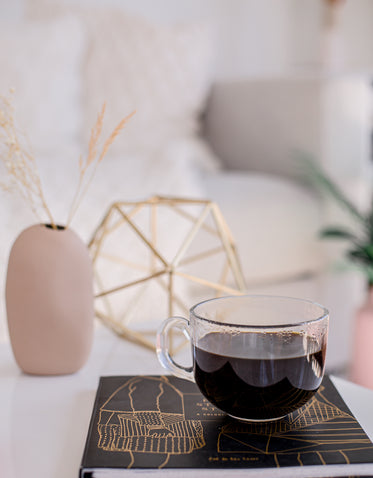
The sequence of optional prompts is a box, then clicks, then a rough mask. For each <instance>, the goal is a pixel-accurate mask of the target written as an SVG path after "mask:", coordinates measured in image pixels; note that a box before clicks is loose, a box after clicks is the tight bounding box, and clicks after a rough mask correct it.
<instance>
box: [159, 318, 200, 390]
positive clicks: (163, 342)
mask: <svg viewBox="0 0 373 478" xmlns="http://www.w3.org/2000/svg"><path fill="white" fill-rule="evenodd" d="M173 327H175V328H177V329H180V330H181V331H182V332H183V334H184V335H185V337H186V338H187V339H188V340H189V341H191V337H190V333H189V321H188V320H187V319H185V318H184V317H170V318H168V319H166V320H165V321H164V322H163V323H162V325H161V327H160V328H159V330H158V333H157V356H158V360H159V361H160V363H161V364H162V366H163V367H164V368H165V369H167V370H169V371H170V372H171V373H172V374H173V375H176V377H180V378H185V379H186V380H190V381H191V382H194V375H193V367H183V366H182V365H179V364H178V363H176V362H175V360H174V359H173V358H172V357H171V355H170V352H169V347H168V345H169V333H170V330H171V329H172V328H173Z"/></svg>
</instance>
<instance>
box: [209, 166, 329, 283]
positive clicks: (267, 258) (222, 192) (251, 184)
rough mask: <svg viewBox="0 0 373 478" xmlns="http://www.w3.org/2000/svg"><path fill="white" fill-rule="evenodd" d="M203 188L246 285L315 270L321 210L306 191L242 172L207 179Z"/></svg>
mask: <svg viewBox="0 0 373 478" xmlns="http://www.w3.org/2000/svg"><path fill="white" fill-rule="evenodd" d="M206 187H207V192H208V195H209V196H210V198H211V199H213V200H215V201H216V202H217V203H218V205H219V206H220V208H221V210H222V212H223V214H224V216H225V219H226V221H227V223H228V226H229V227H230V229H231V231H232V234H233V237H234V239H235V242H236V245H237V249H238V254H239V257H240V259H241V263H242V269H243V273H244V277H245V279H246V282H247V285H248V286H252V285H259V284H261V283H263V282H267V283H268V282H274V281H277V280H280V281H281V280H290V279H294V278H295V277H297V276H301V275H303V274H307V273H312V272H316V271H319V270H320V267H321V264H322V249H321V244H320V241H319V240H318V239H317V234H318V231H319V230H320V227H321V210H320V209H319V204H318V201H317V199H316V198H315V197H314V196H313V195H312V193H311V192H309V191H308V190H306V189H304V188H302V187H301V186H299V185H297V184H295V183H293V182H291V181H289V180H285V179H279V178H276V177H274V176H270V175H264V174H259V173H248V172H241V173H240V172H235V173H227V172H225V173H217V174H212V175H209V176H208V177H207V178H206Z"/></svg>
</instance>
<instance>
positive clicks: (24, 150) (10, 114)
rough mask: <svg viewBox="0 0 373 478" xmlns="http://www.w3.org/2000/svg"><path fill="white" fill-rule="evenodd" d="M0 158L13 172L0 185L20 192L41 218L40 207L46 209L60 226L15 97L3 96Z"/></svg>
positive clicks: (53, 225) (1, 97)
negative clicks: (17, 113) (22, 127)
mask: <svg viewBox="0 0 373 478" xmlns="http://www.w3.org/2000/svg"><path fill="white" fill-rule="evenodd" d="M10 94H11V95H12V96H13V94H14V90H10ZM0 160H1V161H2V163H3V165H4V166H5V169H6V171H7V172H8V175H9V180H8V183H0V186H1V187H2V188H3V189H5V190H8V191H17V192H18V193H19V194H20V196H21V197H22V198H23V199H24V200H25V201H26V202H27V203H28V205H29V206H30V207H31V210H32V212H33V213H34V214H35V216H36V217H37V218H38V220H39V221H40V220H41V218H40V214H39V210H40V209H41V210H43V211H44V212H45V213H46V215H47V217H48V220H49V221H50V224H51V226H52V227H53V228H54V229H56V228H57V227H56V224H55V221H54V220H53V216H52V214H51V212H50V210H49V207H48V204H47V201H46V199H45V197H44V193H43V189H42V186H41V181H40V176H39V173H38V169H37V165H36V161H35V157H34V155H33V153H32V152H31V148H30V147H29V145H28V144H27V140H26V137H25V136H24V135H23V134H22V133H21V132H20V131H18V129H17V128H16V125H15V120H14V107H13V97H10V98H6V97H4V96H0Z"/></svg>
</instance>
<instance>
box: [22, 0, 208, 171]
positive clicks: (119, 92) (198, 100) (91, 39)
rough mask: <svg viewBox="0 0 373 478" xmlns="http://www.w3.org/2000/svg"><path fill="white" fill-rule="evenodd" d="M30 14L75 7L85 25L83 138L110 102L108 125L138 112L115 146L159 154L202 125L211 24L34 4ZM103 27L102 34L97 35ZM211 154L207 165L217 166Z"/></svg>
mask: <svg viewBox="0 0 373 478" xmlns="http://www.w3.org/2000/svg"><path fill="white" fill-rule="evenodd" d="M27 11H28V16H29V17H30V18H33V19H35V18H51V17H55V16H57V15H58V14H61V13H63V12H69V13H74V14H75V15H76V16H77V17H78V18H79V19H80V20H81V22H82V24H83V25H84V28H85V31H86V34H87V40H88V49H87V57H86V59H85V62H84V64H83V82H84V97H83V115H84V122H83V130H82V135H83V138H84V140H85V141H86V140H87V137H88V135H89V133H90V129H91V127H92V123H93V122H94V119H95V118H96V115H97V112H98V111H99V110H100V109H101V105H102V103H103V102H104V101H106V102H107V116H106V118H107V121H106V125H107V127H108V128H110V129H111V128H113V127H114V125H115V124H116V123H117V122H118V121H119V120H120V119H121V118H122V117H123V116H124V115H126V114H128V113H129V112H131V111H132V110H136V111H137V113H136V115H135V117H134V118H133V120H132V121H131V123H130V124H129V125H128V128H127V134H126V135H124V136H123V137H121V138H118V140H117V141H116V142H115V144H114V145H113V149H112V151H115V152H118V151H120V152H131V153H135V154H138V153H139V152H145V153H148V152H153V151H154V150H158V149H160V148H162V147H163V146H164V145H165V143H166V142H168V141H169V140H170V139H172V140H174V139H182V138H184V137H187V138H191V137H192V136H193V135H195V134H196V133H197V132H198V130H199V119H200V114H201V112H202V111H203V109H204V107H205V103H206V100H207V96H208V93H209V90H210V86H211V82H212V60H213V34H212V29H211V28H210V26H209V25H208V24H206V23H192V24H190V23H189V24H182V25H173V26H169V25H158V24H153V23H150V22H149V21H147V20H145V19H143V18H140V17H135V16H132V15H129V14H127V13H126V12H124V11H122V10H119V9H118V10H116V9H110V8H105V9H100V8H89V7H88V8H87V7H72V6H66V5H65V6H64V5H61V4H58V3H56V2H51V1H50V0H36V1H34V0H33V1H32V2H28V9H27ZM98 32H99V33H98ZM211 158H212V156H211V155H210V156H209V157H208V158H207V159H206V162H205V163H204V162H203V161H202V159H201V163H200V165H201V166H202V167H204V166H205V167H211V166H212V164H213V163H212V162H211V161H210V160H211Z"/></svg>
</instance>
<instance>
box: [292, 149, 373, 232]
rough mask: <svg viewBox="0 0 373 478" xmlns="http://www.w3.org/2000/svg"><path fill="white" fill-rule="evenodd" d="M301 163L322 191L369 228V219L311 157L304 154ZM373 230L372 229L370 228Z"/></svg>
mask: <svg viewBox="0 0 373 478" xmlns="http://www.w3.org/2000/svg"><path fill="white" fill-rule="evenodd" d="M300 161H301V163H302V165H303V167H304V172H305V174H306V175H307V177H308V179H309V180H311V181H312V182H313V183H314V184H315V185H316V186H318V188H319V189H320V190H321V191H324V192H325V193H327V194H329V195H330V196H331V197H332V198H334V199H335V200H336V201H337V202H338V203H339V204H341V206H343V207H344V208H345V209H346V210H347V211H348V212H349V213H350V214H351V215H352V216H353V217H354V218H355V219H357V220H358V221H359V222H361V223H362V224H363V225H364V227H367V226H368V227H369V224H368V222H367V218H366V217H365V216H364V215H363V214H361V213H360V211H359V210H358V209H357V208H356V207H355V205H354V204H353V203H352V202H351V201H350V200H349V199H348V198H347V197H346V196H345V194H344V193H343V192H342V191H341V189H340V188H339V187H338V186H337V184H336V183H335V182H334V181H333V180H332V179H331V178H330V177H329V176H328V175H327V174H326V173H325V172H324V171H323V170H322V168H321V167H320V166H319V165H317V164H316V162H315V161H313V160H312V159H311V158H310V157H308V156H306V155H305V154H302V155H301V157H300ZM372 219H373V218H372ZM369 229H371V228H369Z"/></svg>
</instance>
